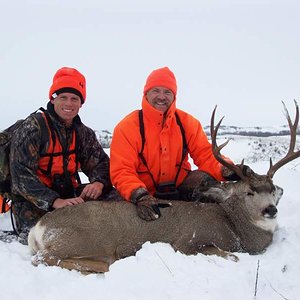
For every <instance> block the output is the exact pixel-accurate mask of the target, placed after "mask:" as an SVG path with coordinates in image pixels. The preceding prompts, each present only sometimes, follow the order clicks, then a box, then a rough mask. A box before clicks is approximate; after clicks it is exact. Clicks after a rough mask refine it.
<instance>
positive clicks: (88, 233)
mask: <svg viewBox="0 0 300 300" xmlns="http://www.w3.org/2000/svg"><path fill="white" fill-rule="evenodd" d="M235 184H239V183H235ZM220 187H221V186H220ZM216 189H218V190H219V191H221V193H220V198H222V199H218V201H222V202H221V203H197V202H185V201H173V202H172V206H171V207H170V208H166V209H164V210H163V214H162V217H160V218H159V219H158V220H156V221H153V222H147V221H144V220H142V219H140V218H139V217H138V216H137V213H136V208H135V205H134V204H131V203H128V202H126V201H115V202H114V201H109V202H101V201H96V202H86V203H83V204H79V205H74V206H68V207H64V208H62V209H58V210H55V211H53V212H51V213H48V214H46V215H45V216H43V217H42V218H41V220H40V221H39V222H38V223H37V225H36V226H35V227H34V228H33V229H32V230H31V231H30V234H29V239H28V241H29V246H30V248H31V249H32V251H33V252H34V253H37V254H38V255H37V256H36V258H38V260H37V261H36V263H40V262H43V263H46V264H53V265H57V264H58V262H61V261H64V260H68V259H72V260H74V259H75V260H76V258H80V259H81V258H91V257H100V258H101V259H100V260H101V261H102V262H105V263H107V270H108V265H109V264H110V263H112V262H114V261H115V260H117V259H120V258H124V257H128V256H131V255H134V254H135V253H136V252H137V251H138V250H139V249H140V248H141V246H142V245H143V244H144V243H145V242H147V241H150V242H151V243H155V242H164V243H169V244H170V245H172V247H173V248H174V249H175V250H178V251H180V252H182V253H184V254H188V255H190V254H196V253H199V252H201V251H202V250H203V249H205V248H206V247H207V246H214V247H217V248H220V249H222V250H225V251H230V252H235V251H243V252H249V253H252V254H254V253H258V252H261V251H263V250H264V249H265V248H266V247H267V246H268V245H269V244H270V243H271V241H272V237H273V232H274V230H275V223H276V220H275V217H276V215H273V216H271V217H270V216H269V217H266V216H263V213H262V210H263V209H265V207H269V206H275V205H276V203H277V198H278V196H277V193H275V192H272V194H270V195H267V196H268V197H266V198H267V199H268V201H264V200H263V199H264V195H263V194H262V193H260V194H257V195H256V197H254V201H256V202H261V205H260V206H261V209H258V210H252V208H251V205H250V206H249V205H248V204H247V203H246V202H247V201H244V200H245V199H244V200H242V199H240V198H239V197H238V196H237V195H236V196H234V197H232V196H230V193H231V188H230V185H223V186H222V188H221V189H219V187H217V188H216ZM208 193H215V190H209V191H208ZM229 196H230V197H229ZM252 197H253V196H251V198H252ZM224 200H225V201H224ZM247 200H249V199H247ZM252 200H253V199H252ZM248 202H250V201H248ZM257 212H258V213H257ZM49 257H51V259H52V260H51V263H49V259H48V258H49ZM79 265H80V262H77V266H79ZM72 268H73V267H72ZM77 269H78V270H82V269H81V267H80V266H79V267H78V268H77ZM104 271H106V270H104Z"/></svg>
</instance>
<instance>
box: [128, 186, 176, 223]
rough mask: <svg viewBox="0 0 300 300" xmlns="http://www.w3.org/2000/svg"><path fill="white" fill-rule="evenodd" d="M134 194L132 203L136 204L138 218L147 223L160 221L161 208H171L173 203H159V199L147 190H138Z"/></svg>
mask: <svg viewBox="0 0 300 300" xmlns="http://www.w3.org/2000/svg"><path fill="white" fill-rule="evenodd" d="M132 194H133V196H131V201H132V202H133V203H135V204H136V210H137V214H138V216H139V217H140V218H141V219H143V220H146V221H152V220H156V219H158V218H159V217H160V216H161V213H160V210H159V208H165V207H169V206H171V203H162V202H159V199H157V198H155V197H153V196H151V195H149V193H148V192H147V191H146V190H142V189H138V190H136V191H134V192H133V193H132ZM135 195H136V197H134V196H135Z"/></svg>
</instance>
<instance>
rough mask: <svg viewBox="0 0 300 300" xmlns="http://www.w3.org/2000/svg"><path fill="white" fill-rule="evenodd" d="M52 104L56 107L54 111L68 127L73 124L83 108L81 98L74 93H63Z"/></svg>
mask: <svg viewBox="0 0 300 300" xmlns="http://www.w3.org/2000/svg"><path fill="white" fill-rule="evenodd" d="M51 103H52V104H53V105H54V111H55V112H56V113H57V115H58V116H59V118H60V119H61V120H62V121H63V122H64V123H65V124H66V125H67V126H70V125H71V124H72V122H73V119H74V117H75V116H77V114H78V112H79V109H80V108H81V106H82V104H81V99H80V97H79V96H77V95H75V94H73V93H61V94H59V95H58V96H57V97H56V98H55V99H53V100H51Z"/></svg>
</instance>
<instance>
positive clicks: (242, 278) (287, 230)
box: [0, 136, 300, 300]
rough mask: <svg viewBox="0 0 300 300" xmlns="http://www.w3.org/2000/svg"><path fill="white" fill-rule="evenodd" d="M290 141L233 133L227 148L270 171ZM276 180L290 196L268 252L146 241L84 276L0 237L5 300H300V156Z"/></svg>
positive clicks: (0, 221) (3, 224)
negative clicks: (220, 253) (223, 253)
mask: <svg viewBox="0 0 300 300" xmlns="http://www.w3.org/2000/svg"><path fill="white" fill-rule="evenodd" d="M223 141H224V140H223ZM221 142H222V140H220V141H219V143H221ZM259 143H261V146H257V145H258V144H259ZM286 145H288V140H287V139H286V138H285V137H273V138H264V139H261V140H259V139H258V138H249V137H237V136H234V137H233V139H232V140H231V141H230V143H229V144H228V145H227V146H226V147H225V148H224V149H223V154H225V155H227V156H229V157H230V158H231V159H233V160H234V161H235V162H236V163H239V162H240V161H241V160H242V158H245V163H247V164H248V165H250V166H251V167H252V169H253V170H255V171H256V172H257V173H260V174H264V173H266V172H267V170H268V168H269V161H268V160H269V155H271V156H273V157H274V161H277V160H278V158H279V157H278V155H277V154H278V150H274V149H275V148H276V147H277V149H285V148H286ZM298 147H299V146H298ZM108 152H109V151H108ZM283 155H284V154H281V155H280V157H282V156H283ZM274 182H275V184H277V185H279V186H281V187H282V188H283V189H284V195H283V197H282V199H281V201H280V203H279V205H278V210H279V214H278V228H277V230H276V232H275V234H274V239H273V243H272V244H271V245H270V246H269V247H268V248H267V250H266V251H265V252H264V253H263V254H260V255H249V254H247V253H235V254H236V255H237V256H238V258H239V261H238V262H233V261H231V260H225V259H223V258H220V257H217V256H204V255H202V254H198V255H195V256H187V255H183V254H181V253H179V252H175V251H174V250H173V249H172V247H171V246H170V245H168V244H163V243H155V244H150V243H149V242H147V243H145V244H144V245H143V247H142V249H141V250H140V251H138V252H137V254H136V255H135V256H131V257H128V258H125V259H122V260H119V261H117V262H115V263H114V264H112V265H111V267H110V271H109V272H108V273H105V274H97V275H96V274H91V275H87V276H85V275H82V274H80V273H79V272H76V271H68V270H64V269H61V268H59V267H46V266H44V265H40V266H38V267H34V266H33V265H32V264H31V253H30V250H29V248H28V246H24V245H22V244H20V243H18V242H12V243H4V242H0V266H1V268H0V286H1V299H2V300H10V299H30V300H36V299H38V300H40V299H43V300H48V299H51V300H52V299H55V300H60V299H64V300H65V299H66V300H67V299H70V300H71V299H73V300H74V299H89V300H93V299H97V300H98V299H105V300H110V299H122V300H127V299H128V300H134V299H156V300H164V299H176V300H177V299H178V300H179V299H187V300H191V299H197V300H198V299H214V300H219V299H222V300H227V299H230V300H234V299H245V300H247V299H260V300H261V299H274V300H277V299H278V300H279V299H290V300H292V299H295V300H296V299H300V284H299V278H300V260H299V259H298V255H299V254H300V233H299V228H300V218H299V213H300V208H299V204H300V203H299V193H298V192H297V188H298V184H299V182H300V160H299V159H297V160H295V161H293V162H291V163H289V164H287V165H285V166H284V167H282V168H281V169H280V170H279V171H278V172H277V173H276V174H275V176H274ZM10 228H11V227H10V219H9V215H8V214H5V215H0V229H10Z"/></svg>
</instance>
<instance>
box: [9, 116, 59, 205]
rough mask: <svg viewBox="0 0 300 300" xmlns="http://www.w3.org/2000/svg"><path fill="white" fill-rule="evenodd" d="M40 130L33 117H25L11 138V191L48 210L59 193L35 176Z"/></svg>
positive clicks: (38, 156)
mask: <svg viewBox="0 0 300 300" xmlns="http://www.w3.org/2000/svg"><path fill="white" fill-rule="evenodd" d="M40 146H41V130H40V127H39V125H38V123H37V121H36V120H35V119H34V118H33V117H29V118H27V119H26V120H25V121H24V122H23V123H22V124H21V125H20V127H19V128H18V129H17V130H16V131H15V132H14V135H13V138H12V140H11V151H10V172H11V179H12V192H13V193H14V194H17V195H20V196H22V197H23V198H25V199H27V200H28V201H30V202H32V203H33V204H34V205H36V206H37V207H38V208H40V209H42V210H45V211H49V210H50V209H51V207H52V204H53V202H54V200H55V199H56V198H58V197H59V195H58V194H57V193H56V192H55V191H53V190H51V189H49V188H48V187H47V186H45V185H44V184H43V183H42V182H41V181H40V180H39V177H38V176H37V173H36V172H37V169H38V162H39V158H40V155H39V150H40Z"/></svg>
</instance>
